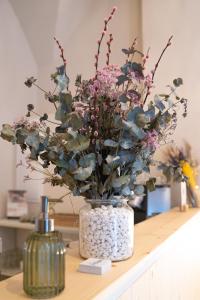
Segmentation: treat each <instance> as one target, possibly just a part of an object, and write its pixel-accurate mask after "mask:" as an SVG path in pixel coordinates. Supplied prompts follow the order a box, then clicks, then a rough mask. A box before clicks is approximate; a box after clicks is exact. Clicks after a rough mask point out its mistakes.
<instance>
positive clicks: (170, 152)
mask: <svg viewBox="0 0 200 300" xmlns="http://www.w3.org/2000/svg"><path fill="white" fill-rule="evenodd" d="M164 159H165V163H161V164H160V166H159V168H160V169H161V170H162V172H163V174H164V175H165V177H166V179H167V181H168V182H170V181H175V182H181V181H185V182H186V184H187V191H188V197H189V200H190V203H191V204H192V206H199V204H200V190H199V186H198V184H197V177H198V168H199V162H198V161H197V160H195V159H194V158H193V156H192V147H191V146H190V144H189V143H187V142H184V146H183V147H181V148H179V147H177V146H173V145H171V146H169V147H168V148H167V149H166V150H165V151H164Z"/></svg>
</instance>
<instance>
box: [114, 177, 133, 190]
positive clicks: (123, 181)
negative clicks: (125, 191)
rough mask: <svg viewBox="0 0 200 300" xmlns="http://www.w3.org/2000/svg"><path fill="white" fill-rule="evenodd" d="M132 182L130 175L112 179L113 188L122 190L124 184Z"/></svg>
mask: <svg viewBox="0 0 200 300" xmlns="http://www.w3.org/2000/svg"><path fill="white" fill-rule="evenodd" d="M129 181H130V176H129V175H123V176H120V177H118V178H113V179H112V183H111V184H112V187H113V188H120V187H121V186H122V185H124V184H128V183H129Z"/></svg>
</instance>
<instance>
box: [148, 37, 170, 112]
mask: <svg viewBox="0 0 200 300" xmlns="http://www.w3.org/2000/svg"><path fill="white" fill-rule="evenodd" d="M172 38H173V35H172V36H170V38H169V40H168V42H167V44H166V46H165V48H164V49H163V51H162V53H161V55H160V57H159V59H158V61H157V63H156V64H155V67H154V69H153V71H152V77H151V79H152V83H153V80H154V76H155V73H156V70H157V69H158V65H159V63H160V61H161V59H162V57H163V55H164V53H165V51H166V50H167V48H168V47H169V46H170V45H171V40H172ZM150 88H151V87H148V88H147V92H146V96H145V98H144V102H143V106H144V105H145V103H146V101H147V98H148V96H149V92H150Z"/></svg>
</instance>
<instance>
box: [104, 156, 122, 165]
mask: <svg viewBox="0 0 200 300" xmlns="http://www.w3.org/2000/svg"><path fill="white" fill-rule="evenodd" d="M106 161H107V163H108V164H109V165H112V164H114V165H118V164H119V162H120V157H119V156H118V155H114V156H112V155H110V154H109V155H108V156H107V157H106Z"/></svg>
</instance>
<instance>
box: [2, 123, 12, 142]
mask: <svg viewBox="0 0 200 300" xmlns="http://www.w3.org/2000/svg"><path fill="white" fill-rule="evenodd" d="M1 137H2V138H3V139H4V140H6V141H8V142H12V143H14V142H15V130H14V129H13V128H12V127H11V126H10V125H9V124H3V126H2V130H1Z"/></svg>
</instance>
